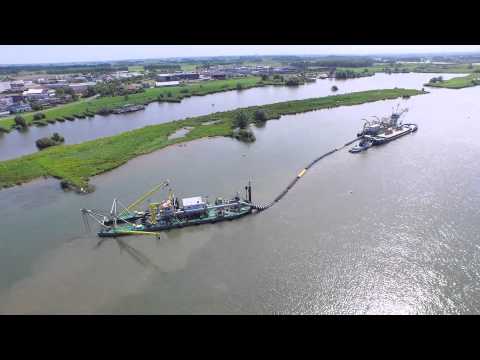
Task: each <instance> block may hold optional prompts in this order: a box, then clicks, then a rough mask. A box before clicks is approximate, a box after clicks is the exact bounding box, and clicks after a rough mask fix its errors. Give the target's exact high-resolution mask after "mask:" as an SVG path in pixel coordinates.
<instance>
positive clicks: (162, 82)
mask: <svg viewBox="0 0 480 360" xmlns="http://www.w3.org/2000/svg"><path fill="white" fill-rule="evenodd" d="M177 85H180V81H161V82H159V81H157V82H156V83H155V87H163V86H177Z"/></svg>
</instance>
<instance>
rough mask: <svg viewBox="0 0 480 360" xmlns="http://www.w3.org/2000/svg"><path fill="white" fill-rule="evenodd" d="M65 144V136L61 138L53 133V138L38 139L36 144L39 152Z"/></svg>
mask: <svg viewBox="0 0 480 360" xmlns="http://www.w3.org/2000/svg"><path fill="white" fill-rule="evenodd" d="M64 142H65V139H64V138H63V136H61V135H60V134H59V133H53V135H52V136H51V137H43V138H40V139H38V140H37V141H36V142H35V144H36V145H37V148H38V149H39V150H43V149H45V148H47V147H50V146H55V145H60V144H63V143H64Z"/></svg>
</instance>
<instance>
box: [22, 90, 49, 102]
mask: <svg viewBox="0 0 480 360" xmlns="http://www.w3.org/2000/svg"><path fill="white" fill-rule="evenodd" d="M22 95H23V97H24V98H25V99H27V100H38V99H43V98H45V97H48V93H47V91H45V90H44V89H28V90H25V91H24V92H23V93H22Z"/></svg>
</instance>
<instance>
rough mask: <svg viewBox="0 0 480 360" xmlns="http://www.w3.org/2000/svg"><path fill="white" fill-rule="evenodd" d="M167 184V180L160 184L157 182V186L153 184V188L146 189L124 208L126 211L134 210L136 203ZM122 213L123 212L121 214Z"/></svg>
mask: <svg viewBox="0 0 480 360" xmlns="http://www.w3.org/2000/svg"><path fill="white" fill-rule="evenodd" d="M166 186H168V181H164V182H162V183H160V184H158V185H157V186H155V187H154V188H153V189H151V190H149V191H147V192H146V193H145V194H143V195H142V196H140V197H139V198H138V199H137V200H135V201H134V202H133V203H131V204H130V205H128V206H127V208H126V210H128V211H132V210H134V209H135V208H136V207H137V206H138V205H140V204H141V203H142V202H144V201H145V199H146V198H148V197H149V196H150V195H152V194H154V193H156V192H157V191H159V190H160V189H163V188H164V187H166ZM124 213H125V211H124ZM121 215H123V213H122V214H121Z"/></svg>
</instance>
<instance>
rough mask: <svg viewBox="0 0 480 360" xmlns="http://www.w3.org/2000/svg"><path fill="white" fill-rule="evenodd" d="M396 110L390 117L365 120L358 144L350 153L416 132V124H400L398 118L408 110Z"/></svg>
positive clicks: (358, 135)
mask: <svg viewBox="0 0 480 360" xmlns="http://www.w3.org/2000/svg"><path fill="white" fill-rule="evenodd" d="M398 107H399V105H397V109H396V110H395V111H393V112H392V115H390V117H387V118H383V119H379V118H378V117H375V118H376V120H373V121H368V120H365V119H364V120H365V124H364V126H363V129H362V130H361V131H360V132H359V133H358V134H357V137H359V138H360V139H361V140H360V143H359V144H358V145H356V146H355V147H353V148H352V149H350V150H349V151H350V152H352V153H356V152H360V151H363V150H366V149H368V148H369V147H370V146H373V145H380V144H385V143H387V142H389V141H392V140H395V139H398V138H399V137H401V136H403V135H407V134H410V133H412V132H415V131H417V130H418V126H417V125H416V124H402V123H401V121H399V120H400V117H401V116H402V115H403V114H404V113H405V112H407V111H408V109H406V108H405V109H403V110H401V111H399V110H398Z"/></svg>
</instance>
